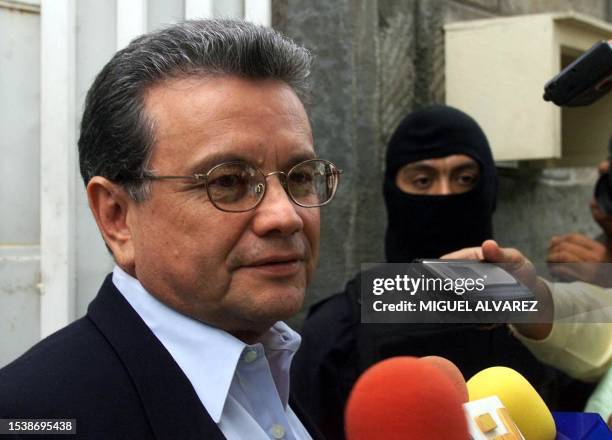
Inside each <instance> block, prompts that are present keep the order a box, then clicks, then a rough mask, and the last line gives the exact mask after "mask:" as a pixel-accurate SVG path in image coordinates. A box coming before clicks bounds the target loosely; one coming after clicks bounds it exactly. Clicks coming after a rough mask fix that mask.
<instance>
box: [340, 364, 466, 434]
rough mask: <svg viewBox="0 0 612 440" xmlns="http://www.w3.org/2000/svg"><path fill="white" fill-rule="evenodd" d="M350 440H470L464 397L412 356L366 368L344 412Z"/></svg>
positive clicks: (437, 370)
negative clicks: (462, 399) (463, 404)
mask: <svg viewBox="0 0 612 440" xmlns="http://www.w3.org/2000/svg"><path fill="white" fill-rule="evenodd" d="M345 432H346V437H347V439H348V440H378V439H388V440H393V439H418V440H421V439H426V438H444V439H446V440H455V439H456V440H465V439H467V438H468V430H467V421H466V418H465V414H464V411H463V408H462V403H461V396H460V394H459V392H458V391H457V389H456V387H455V385H454V384H453V383H452V382H451V380H450V379H449V378H448V377H447V376H446V374H444V373H443V372H442V371H441V369H440V368H439V367H436V366H435V365H432V364H431V363H428V362H423V361H421V360H419V359H417V358H413V357H394V358H390V359H386V360H384V361H382V362H379V363H377V364H375V365H373V366H372V367H370V368H369V369H368V370H366V371H365V372H364V373H363V374H362V375H361V377H360V378H359V379H358V380H357V382H356V383H355V386H354V387H353V390H352V391H351V394H350V395H349V398H348V402H347V405H346V409H345Z"/></svg>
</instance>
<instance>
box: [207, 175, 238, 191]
mask: <svg viewBox="0 0 612 440" xmlns="http://www.w3.org/2000/svg"><path fill="white" fill-rule="evenodd" d="M245 181H246V179H245V178H244V176H241V175H240V174H224V175H222V176H217V177H215V178H214V179H212V180H211V181H209V182H208V185H209V186H216V187H219V188H232V187H235V186H238V185H243V184H244V183H245Z"/></svg>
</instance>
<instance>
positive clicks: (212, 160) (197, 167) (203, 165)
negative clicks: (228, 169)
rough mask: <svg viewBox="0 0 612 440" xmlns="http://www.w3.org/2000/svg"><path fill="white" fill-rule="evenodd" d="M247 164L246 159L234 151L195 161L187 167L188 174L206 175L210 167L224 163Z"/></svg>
mask: <svg viewBox="0 0 612 440" xmlns="http://www.w3.org/2000/svg"><path fill="white" fill-rule="evenodd" d="M236 161H241V162H248V160H247V158H246V157H244V156H242V155H240V154H238V153H236V152H235V151H227V152H223V153H213V154H211V155H209V156H206V157H204V158H202V159H200V160H198V161H196V162H195V163H194V164H193V165H192V166H190V167H189V172H190V173H194V174H195V173H207V172H208V171H209V170H210V169H211V168H212V167H214V166H216V165H219V164H222V163H226V162H236Z"/></svg>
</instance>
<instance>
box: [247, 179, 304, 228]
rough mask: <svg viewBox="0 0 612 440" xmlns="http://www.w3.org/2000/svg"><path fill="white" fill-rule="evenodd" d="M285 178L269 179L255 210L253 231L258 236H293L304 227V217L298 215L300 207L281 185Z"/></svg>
mask: <svg viewBox="0 0 612 440" xmlns="http://www.w3.org/2000/svg"><path fill="white" fill-rule="evenodd" d="M283 177H284V176H283V175H279V174H276V175H270V176H268V177H267V180H266V193H265V194H264V198H263V200H262V201H261V202H260V203H259V205H258V206H257V208H256V209H255V211H256V212H255V218H254V220H253V230H254V231H255V233H256V234H257V235H260V236H263V235H267V234H270V233H280V234H282V235H291V234H294V233H296V232H298V231H301V230H302V229H303V227H304V222H303V220H302V217H300V215H299V213H298V209H299V207H298V205H296V204H295V203H294V202H293V201H292V200H291V198H290V197H289V194H288V193H287V191H286V190H285V187H284V186H283V184H282V183H281V179H283ZM313 209H314V208H313Z"/></svg>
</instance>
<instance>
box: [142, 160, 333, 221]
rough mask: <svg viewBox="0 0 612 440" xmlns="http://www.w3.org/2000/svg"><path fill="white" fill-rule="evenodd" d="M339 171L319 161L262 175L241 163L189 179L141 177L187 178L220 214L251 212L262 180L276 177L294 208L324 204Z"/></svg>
mask: <svg viewBox="0 0 612 440" xmlns="http://www.w3.org/2000/svg"><path fill="white" fill-rule="evenodd" d="M340 174H342V170H340V169H338V168H336V166H335V165H334V164H333V163H331V162H329V161H327V160H322V159H309V160H306V161H304V162H300V163H298V164H296V165H294V166H293V167H292V168H291V169H290V170H289V171H288V172H287V173H285V172H283V171H273V172H271V173H267V174H266V173H264V172H263V171H262V170H260V169H259V168H257V167H255V166H253V165H251V164H249V163H247V162H242V161H233V162H226V163H222V164H219V165H216V166H214V167H212V168H211V169H210V170H209V171H208V172H207V173H205V174H193V175H191V176H155V175H149V176H144V177H143V179H144V180H166V179H189V180H194V181H195V182H196V184H197V185H202V186H204V187H205V188H206V192H207V193H208V198H209V200H210V201H211V202H212V204H213V205H214V206H215V207H216V208H217V209H220V210H221V211H226V212H244V211H250V210H251V209H255V208H256V207H257V205H259V203H260V202H261V201H262V200H263V198H264V195H265V194H266V188H267V185H266V178H268V177H269V176H274V175H277V176H278V179H279V180H280V183H281V185H282V186H283V188H284V189H285V191H286V193H287V195H288V196H289V198H290V199H291V200H293V202H294V203H295V204H296V205H299V206H303V207H305V208H316V207H319V206H323V205H327V204H328V203H329V202H330V201H331V200H332V198H333V197H334V194H336V189H337V188H338V182H339V181H340Z"/></svg>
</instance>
